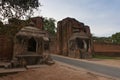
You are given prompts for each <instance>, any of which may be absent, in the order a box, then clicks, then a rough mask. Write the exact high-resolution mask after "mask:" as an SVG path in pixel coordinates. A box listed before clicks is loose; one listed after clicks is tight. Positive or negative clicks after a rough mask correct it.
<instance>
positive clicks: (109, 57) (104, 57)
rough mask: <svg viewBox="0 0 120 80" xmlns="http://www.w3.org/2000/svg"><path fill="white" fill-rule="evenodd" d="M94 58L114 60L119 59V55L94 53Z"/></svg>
mask: <svg viewBox="0 0 120 80" xmlns="http://www.w3.org/2000/svg"><path fill="white" fill-rule="evenodd" d="M93 58H95V59H115V60H120V57H111V56H104V55H97V54H95V55H94V56H93Z"/></svg>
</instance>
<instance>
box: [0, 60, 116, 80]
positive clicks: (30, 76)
mask: <svg viewBox="0 0 120 80" xmlns="http://www.w3.org/2000/svg"><path fill="white" fill-rule="evenodd" d="M0 80H114V79H111V78H106V77H103V76H99V75H96V74H93V73H91V72H88V71H84V70H82V69H79V70H78V69H75V68H73V67H71V66H67V65H64V64H61V63H57V62H56V64H54V65H52V66H44V67H40V68H36V69H29V70H27V71H25V72H20V73H17V74H12V75H8V76H3V77H0Z"/></svg>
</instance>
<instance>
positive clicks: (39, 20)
mask: <svg viewBox="0 0 120 80" xmlns="http://www.w3.org/2000/svg"><path fill="white" fill-rule="evenodd" d="M31 21H32V22H33V23H34V26H35V27H37V28H39V29H41V30H43V18H42V17H33V18H31Z"/></svg>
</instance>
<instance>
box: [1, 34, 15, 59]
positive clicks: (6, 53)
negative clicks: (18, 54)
mask: <svg viewBox="0 0 120 80" xmlns="http://www.w3.org/2000/svg"><path fill="white" fill-rule="evenodd" d="M12 54H13V42H12V40H11V39H9V38H8V37H6V36H5V35H0V60H11V58H12Z"/></svg>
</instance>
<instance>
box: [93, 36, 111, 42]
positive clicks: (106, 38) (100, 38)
mask: <svg viewBox="0 0 120 80" xmlns="http://www.w3.org/2000/svg"><path fill="white" fill-rule="evenodd" d="M92 38H93V40H94V41H96V42H100V43H112V39H111V37H92Z"/></svg>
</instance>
